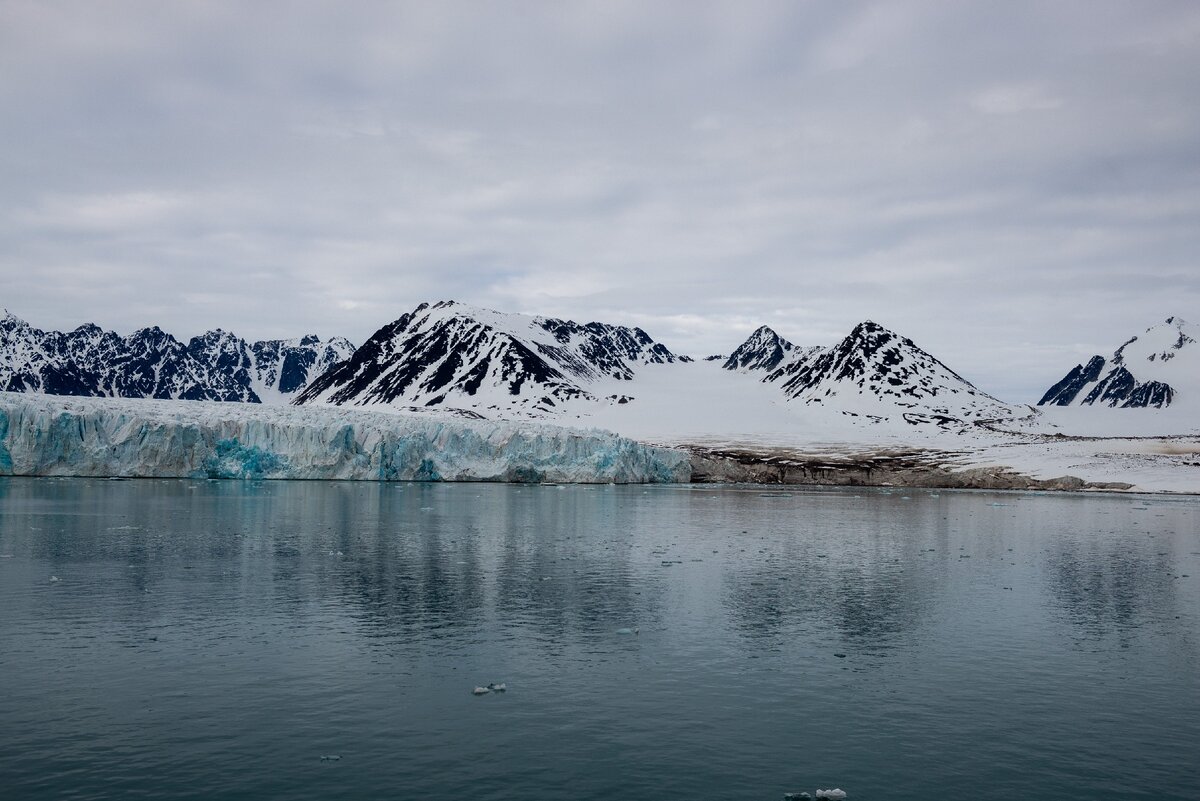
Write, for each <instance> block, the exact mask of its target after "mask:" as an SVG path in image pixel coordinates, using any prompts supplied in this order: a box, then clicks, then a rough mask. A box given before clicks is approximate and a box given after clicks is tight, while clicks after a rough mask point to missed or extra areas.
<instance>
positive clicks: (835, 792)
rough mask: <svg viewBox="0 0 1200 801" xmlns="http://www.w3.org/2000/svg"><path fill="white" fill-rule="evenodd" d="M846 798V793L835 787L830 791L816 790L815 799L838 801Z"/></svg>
mask: <svg viewBox="0 0 1200 801" xmlns="http://www.w3.org/2000/svg"><path fill="white" fill-rule="evenodd" d="M845 797H846V791H845V790H842V789H840V788H837V787H835V788H834V789H832V790H817V798H832V799H835V801H840V799H843V798H845Z"/></svg>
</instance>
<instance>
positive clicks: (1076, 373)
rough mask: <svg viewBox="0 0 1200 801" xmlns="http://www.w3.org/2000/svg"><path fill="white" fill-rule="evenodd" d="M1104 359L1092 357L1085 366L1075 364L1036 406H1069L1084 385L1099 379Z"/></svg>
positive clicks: (1047, 391)
mask: <svg viewBox="0 0 1200 801" xmlns="http://www.w3.org/2000/svg"><path fill="white" fill-rule="evenodd" d="M1104 365H1105V361H1104V357H1103V356H1093V357H1092V358H1091V359H1090V360H1088V363H1087V364H1086V365H1082V364H1077V365H1075V367H1074V368H1073V369H1072V370H1071V371H1070V372H1069V373H1067V374H1066V375H1065V376H1064V377H1063V379H1062V380H1061V381H1059V382H1058V383H1057V384H1055V385H1054V386H1052V387H1050V389H1048V390H1046V394H1045V395H1043V396H1042V399H1041V400H1040V401H1038V406H1070V405H1071V401H1073V400H1075V398H1076V396H1078V395H1079V392H1080V390H1082V389H1083V388H1084V387H1085V386H1086V385H1088V384H1090V383H1092V382H1093V381H1095V380H1097V379H1098V378H1100V373H1101V371H1103V370H1104Z"/></svg>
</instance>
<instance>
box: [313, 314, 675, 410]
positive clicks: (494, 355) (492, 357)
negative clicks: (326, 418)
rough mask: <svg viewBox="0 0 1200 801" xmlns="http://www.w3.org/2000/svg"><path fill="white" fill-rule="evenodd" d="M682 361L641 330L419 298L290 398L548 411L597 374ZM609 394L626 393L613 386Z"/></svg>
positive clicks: (589, 395)
mask: <svg viewBox="0 0 1200 801" xmlns="http://www.w3.org/2000/svg"><path fill="white" fill-rule="evenodd" d="M679 361H690V360H689V359H687V357H681V356H677V355H675V354H674V353H672V352H671V351H670V350H668V349H667V348H666V347H665V346H663V345H662V344H660V343H658V342H655V341H654V340H653V339H651V338H650V336H649V335H648V334H647V333H646V332H645V331H642V330H641V329H640V328H626V327H622V326H612V325H605V324H603V323H587V324H579V323H575V322H572V321H569V320H556V319H552V318H545V317H529V316H526V315H520V314H503V313H501V312H496V311H492V310H490V309H480V308H476V307H473V306H467V305H464V304H461V303H457V302H455V301H443V302H440V303H435V304H433V305H429V304H425V303H422V304H421V305H420V306H418V307H417V308H416V309H414V310H413V311H411V312H409V313H407V314H404V315H402V316H401V317H400V318H399V319H397V320H396V321H395V322H393V323H390V324H388V325H386V326H384V327H383V328H381V329H379V330H378V331H377V332H375V334H373V335H372V336H371V337H370V338H369V339H368V340H367V341H366V342H365V343H363V345H362V347H360V348H359V349H358V350H357V351H355V353H354V355H353V356H352V357H351V358H349V359H347V360H346V361H345V362H343V363H342V364H340V365H339V366H338V367H337V368H336V369H334V370H331V371H330V372H328V373H326V374H325V375H323V376H321V377H320V378H319V379H317V380H316V381H314V382H313V383H312V384H311V385H310V386H309V387H308V389H306V390H305V391H304V392H303V393H302V394H301V395H300V396H299V397H298V398H297V399H296V401H295V402H296V404H298V405H299V404H313V403H330V404H335V405H352V406H370V405H377V404H384V405H390V406H394V407H403V406H448V407H452V408H460V409H470V410H474V411H476V412H478V413H481V414H484V415H485V416H489V417H490V416H508V415H515V416H519V417H533V418H540V417H554V416H557V415H558V413H559V411H560V410H561V407H562V406H563V405H564V404H565V403H567V402H568V401H571V400H573V399H586V400H590V401H596V400H599V398H598V397H597V396H596V395H595V394H594V393H593V392H592V391H591V387H592V386H593V385H594V384H595V383H597V382H599V381H602V380H614V381H619V382H631V381H632V380H633V378H634V376H635V374H636V372H637V368H638V367H639V366H642V365H648V364H664V363H665V364H670V363H675V362H679ZM622 399H624V401H623V400H622ZM609 400H612V401H613V402H618V403H619V402H627V401H628V397H627V396H625V395H622V394H620V393H614V396H613V397H612V398H610V399H609Z"/></svg>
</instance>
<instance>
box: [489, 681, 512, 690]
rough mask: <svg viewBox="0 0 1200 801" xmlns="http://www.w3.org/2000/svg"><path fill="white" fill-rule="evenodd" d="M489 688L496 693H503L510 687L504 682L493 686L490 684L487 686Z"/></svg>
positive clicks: (494, 683) (493, 683)
mask: <svg viewBox="0 0 1200 801" xmlns="http://www.w3.org/2000/svg"><path fill="white" fill-rule="evenodd" d="M487 688H488V689H489V690H491V691H492V692H494V693H502V692H505V691H506V690H507V689H508V685H507V684H505V683H504V682H502V681H501V682H492V683H491V684H489V685H488V686H487Z"/></svg>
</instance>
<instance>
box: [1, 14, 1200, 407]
mask: <svg viewBox="0 0 1200 801" xmlns="http://www.w3.org/2000/svg"><path fill="white" fill-rule="evenodd" d="M1196 74H1200V9H1197V7H1196V6H1195V5H1194V4H1191V3H1171V2H1156V3H1146V2H1138V3H1119V2H1079V3H1070V2H1067V3H1055V4H1038V3H1028V4H1025V3H1007V4H959V3H941V2H903V3H900V2H886V3H842V2H838V3H805V4H798V3H792V2H778V3H776V2H761V3H692V2H688V3H654V4H645V3H626V2H602V3H572V4H550V3H534V2H530V3H513V4H467V3H461V4H460V3H437V4H432V3H355V4H352V5H345V4H331V3H330V4H326V3H270V2H264V3H253V4H243V3H219V2H176V3H171V4H161V3H150V2H115V1H114V2H111V3H104V4H94V3H82V2H78V3H75V2H61V3H43V2H10V3H6V4H5V5H4V6H2V7H0V110H2V111H3V113H0V141H3V142H4V147H3V149H0V174H2V175H3V176H4V180H3V181H0V277H2V279H3V293H2V297H0V305H5V306H7V307H9V308H10V309H11V310H12V311H14V312H15V313H17V314H19V315H22V316H24V317H26V318H28V319H30V320H31V322H34V323H35V324H38V325H42V326H47V327H50V326H53V327H69V326H73V325H75V324H78V323H80V322H83V321H85V320H94V321H96V322H98V323H101V324H103V325H106V326H109V327H114V328H117V329H119V330H129V329H132V328H135V327H138V326H141V325H144V324H149V323H158V324H162V325H164V326H165V327H170V328H173V329H174V330H177V331H178V333H180V334H182V335H190V334H192V333H196V332H199V331H201V330H203V329H206V328H210V327H216V326H221V327H223V328H226V329H231V330H236V331H238V332H239V333H242V334H243V335H246V336H253V337H258V336H282V335H295V334H298V333H301V332H306V331H316V332H318V333H321V334H326V335H328V334H335V333H336V334H344V335H346V336H349V337H351V338H353V339H362V338H363V337H364V336H366V335H368V334H369V333H370V332H371V331H372V330H373V329H374V328H375V327H377V326H378V325H380V324H383V323H385V322H387V321H389V320H391V319H393V318H394V317H396V316H397V315H398V314H399V313H400V312H402V311H404V310H406V309H407V308H410V307H411V306H413V305H415V304H416V303H417V302H420V301H422V300H428V299H436V298H445V297H454V298H458V299H461V300H464V301H468V302H473V303H477V304H481V305H489V306H494V307H497V308H502V309H507V310H514V311H515V310H521V311H533V312H538V313H544V314H555V315H563V316H571V317H575V318H586V319H608V320H612V321H615V322H620V321H629V322H635V323H638V324H641V325H643V327H645V328H647V329H648V330H650V331H651V333H653V334H654V335H656V336H658V337H660V338H662V339H664V340H665V341H667V342H668V343H669V344H670V345H671V346H672V347H673V348H676V349H679V350H682V351H684V352H693V353H696V354H706V353H715V352H722V351H728V350H730V349H731V348H732V347H734V346H735V345H736V344H737V342H738V340H739V339H740V338H741V337H743V336H744V335H745V334H747V333H749V332H750V331H751V330H752V329H753V328H754V327H755V326H757V325H758V324H760V323H763V322H765V323H768V324H770V325H772V326H773V327H776V328H777V329H778V330H780V331H781V333H784V334H785V335H786V336H788V337H789V338H792V339H794V340H795V341H797V342H801V343H813V344H818V343H825V342H829V341H832V340H833V339H834V338H836V337H837V336H839V335H840V334H841V333H844V332H845V331H846V330H848V329H849V327H850V326H851V325H853V324H854V323H855V322H857V321H859V320H861V319H863V318H867V317H871V318H874V319H877V320H878V321H879V322H881V323H883V324H885V325H889V326H891V327H893V328H895V329H896V330H898V331H900V332H902V333H904V334H906V335H908V336H911V337H912V338H913V339H915V340H916V341H917V342H918V344H921V345H922V346H924V347H926V348H927V349H929V350H930V351H931V352H933V353H934V354H936V355H938V356H939V357H941V358H943V359H944V360H945V361H947V362H948V363H949V364H950V365H951V366H952V367H954V368H955V369H957V370H959V371H960V372H962V373H963V374H964V375H966V376H968V377H969V378H971V379H972V380H974V381H975V382H976V383H978V384H979V385H981V386H982V387H984V388H985V389H987V390H989V391H992V392H995V393H998V394H1000V395H1002V396H1005V397H1008V398H1011V399H1014V400H1022V399H1023V400H1031V399H1035V398H1036V396H1037V395H1038V394H1039V393H1040V391H1041V389H1044V387H1045V386H1046V385H1047V384H1048V383H1050V382H1052V381H1053V380H1055V379H1057V378H1058V377H1059V376H1060V375H1061V373H1062V372H1064V371H1065V370H1066V369H1067V368H1069V367H1070V366H1071V365H1072V364H1074V362H1075V361H1076V360H1078V359H1079V358H1082V357H1085V356H1086V355H1090V354H1088V353H1085V351H1087V350H1089V349H1094V350H1097V351H1100V352H1107V351H1109V350H1111V348H1112V346H1113V345H1114V344H1116V343H1115V342H1114V340H1116V339H1120V338H1121V337H1123V336H1125V335H1126V333H1127V332H1128V333H1133V332H1136V331H1137V330H1139V329H1141V328H1143V327H1145V326H1148V325H1150V324H1152V323H1154V322H1156V321H1157V320H1159V319H1160V318H1163V317H1166V316H1167V315H1168V314H1180V315H1182V316H1184V317H1188V316H1189V315H1192V316H1200V315H1198V314H1197V312H1196V311H1195V310H1196V308H1197V306H1198V305H1200V303H1198V301H1200V286H1198V285H1197V284H1198V282H1197V278H1196V276H1197V274H1198V273H1200V270H1198V269H1197V265H1196V256H1195V254H1196V253H1197V252H1200V247H1198V245H1200V230H1198V229H1197V226H1196V225H1195V222H1194V221H1195V220H1196V219H1200V192H1197V191H1196V189H1195V187H1197V186H1200V155H1198V153H1197V150H1196V148H1195V143H1196V142H1197V141H1200V83H1198V82H1196V81H1195V80H1194V76H1195V75H1196Z"/></svg>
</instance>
